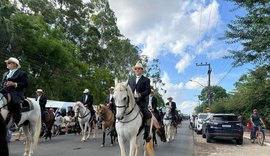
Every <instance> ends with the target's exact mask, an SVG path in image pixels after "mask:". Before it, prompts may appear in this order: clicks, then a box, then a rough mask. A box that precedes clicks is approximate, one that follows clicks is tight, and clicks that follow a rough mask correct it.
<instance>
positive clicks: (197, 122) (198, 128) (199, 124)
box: [195, 113, 211, 134]
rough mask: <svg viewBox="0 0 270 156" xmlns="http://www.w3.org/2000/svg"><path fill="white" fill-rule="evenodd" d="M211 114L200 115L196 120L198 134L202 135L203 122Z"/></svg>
mask: <svg viewBox="0 0 270 156" xmlns="http://www.w3.org/2000/svg"><path fill="white" fill-rule="evenodd" d="M210 114H211V113H199V114H198V116H197V118H196V120H195V131H196V132H197V134H201V133H202V125H203V120H204V119H206V118H207V117H208V116H209V115H210Z"/></svg>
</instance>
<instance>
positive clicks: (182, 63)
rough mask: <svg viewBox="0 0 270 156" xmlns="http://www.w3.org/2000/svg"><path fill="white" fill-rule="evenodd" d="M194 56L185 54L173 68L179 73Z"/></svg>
mask: <svg viewBox="0 0 270 156" xmlns="http://www.w3.org/2000/svg"><path fill="white" fill-rule="evenodd" d="M193 59H194V56H190V55H189V54H185V55H184V57H183V58H182V59H181V60H180V61H179V62H178V63H177V64H176V65H175V68H176V69H177V70H178V72H179V73H181V72H184V70H185V69H186V68H187V67H188V66H189V65H190V64H191V63H192V60H193Z"/></svg>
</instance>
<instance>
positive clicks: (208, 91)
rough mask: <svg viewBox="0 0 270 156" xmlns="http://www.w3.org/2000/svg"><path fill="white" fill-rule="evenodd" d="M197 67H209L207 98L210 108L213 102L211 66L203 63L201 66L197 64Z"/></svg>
mask: <svg viewBox="0 0 270 156" xmlns="http://www.w3.org/2000/svg"><path fill="white" fill-rule="evenodd" d="M196 66H208V72H207V74H208V90H207V97H208V106H209V107H210V105H211V101H212V97H211V84H210V82H211V79H210V78H211V71H212V69H211V66H210V64H209V63H207V62H206V63H205V64H203V63H201V64H198V63H196Z"/></svg>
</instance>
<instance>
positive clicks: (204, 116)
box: [198, 114, 208, 119]
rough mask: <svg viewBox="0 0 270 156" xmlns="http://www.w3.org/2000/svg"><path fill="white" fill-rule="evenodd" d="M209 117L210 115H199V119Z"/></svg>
mask: <svg viewBox="0 0 270 156" xmlns="http://www.w3.org/2000/svg"><path fill="white" fill-rule="evenodd" d="M207 116H208V115H203V114H201V115H199V117H198V119H206V118H207Z"/></svg>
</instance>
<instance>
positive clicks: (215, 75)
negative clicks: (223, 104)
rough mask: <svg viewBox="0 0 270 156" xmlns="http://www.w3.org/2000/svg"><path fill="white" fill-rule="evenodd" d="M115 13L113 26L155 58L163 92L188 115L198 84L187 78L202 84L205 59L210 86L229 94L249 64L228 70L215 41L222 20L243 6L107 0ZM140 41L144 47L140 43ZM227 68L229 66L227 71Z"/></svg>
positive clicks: (205, 0)
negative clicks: (114, 24) (199, 64)
mask: <svg viewBox="0 0 270 156" xmlns="http://www.w3.org/2000/svg"><path fill="white" fill-rule="evenodd" d="M109 3H110V6H111V9H112V10H113V11H114V12H115V15H116V17H117V25H118V27H119V29H120V31H121V33H122V34H123V35H125V37H127V38H129V39H130V40H131V42H132V44H134V45H137V46H140V47H142V49H141V50H142V54H143V55H147V56H149V57H150V59H153V58H158V59H159V61H160V68H161V71H162V80H163V82H165V84H166V85H165V89H166V90H167V93H166V94H163V99H164V100H165V101H167V97H169V96H172V97H173V98H174V100H173V101H175V102H176V103H177V107H178V109H180V110H181V111H182V112H183V113H187V114H190V113H192V111H193V109H194V107H195V106H196V105H198V98H197V95H198V94H200V91H201V89H202V87H201V86H200V85H199V84H198V83H196V82H190V81H189V80H190V79H192V80H194V81H197V82H199V83H201V84H202V85H204V86H207V80H208V77H207V70H208V67H207V66H196V63H201V62H202V63H206V62H207V63H210V64H211V67H212V74H211V80H212V81H211V85H220V86H222V87H223V88H225V89H226V90H227V91H228V92H230V91H232V90H233V88H234V85H233V84H234V83H235V82H236V81H237V80H238V79H239V77H240V76H241V75H242V74H244V73H246V72H247V69H249V68H252V66H251V65H245V66H242V67H238V68H232V66H231V62H232V60H228V59H223V58H222V57H223V56H225V55H228V49H239V48H240V46H239V45H227V44H225V42H224V41H222V40H219V38H220V37H222V35H223V34H224V32H225V30H227V24H228V23H230V21H231V20H233V19H235V15H236V14H237V15H243V14H244V11H243V10H237V11H235V12H230V10H231V9H233V8H234V6H233V4H232V3H230V2H227V1H225V0H167V1H164V0H136V1H134V0H117V2H115V0H109ZM141 45H143V46H141ZM231 68H232V69H231Z"/></svg>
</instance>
